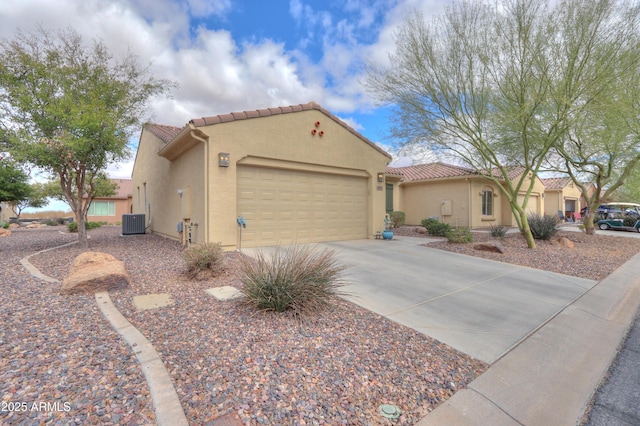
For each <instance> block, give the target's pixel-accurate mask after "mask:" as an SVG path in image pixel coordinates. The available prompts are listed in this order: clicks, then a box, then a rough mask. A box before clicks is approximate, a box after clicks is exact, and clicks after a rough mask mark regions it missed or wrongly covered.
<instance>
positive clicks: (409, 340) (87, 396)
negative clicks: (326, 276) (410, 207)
mask: <svg viewBox="0 0 640 426" xmlns="http://www.w3.org/2000/svg"><path fill="white" fill-rule="evenodd" d="M64 231H65V228H63V227H53V228H42V229H33V230H17V231H14V232H13V235H11V236H10V237H6V238H2V239H0V267H1V270H2V272H1V274H2V275H1V285H2V295H3V297H2V299H0V324H1V325H2V327H1V328H0V402H1V403H2V404H3V405H2V411H0V424H2V425H4V424H11V425H13V424H24V425H31V424H131V425H136V424H154V423H155V416H154V413H153V406H152V403H151V399H150V396H149V389H148V387H147V385H146V382H145V380H144V376H143V375H142V373H141V372H140V369H139V365H138V364H137V362H136V359H135V356H134V355H133V353H132V352H131V350H130V348H129V347H128V346H127V344H126V343H125V342H124V341H123V340H122V339H121V338H120V337H119V336H118V335H117V333H116V332H115V331H113V330H112V328H111V326H110V324H109V323H108V322H107V321H106V320H105V319H104V317H103V316H102V314H101V312H100V311H99V309H98V308H97V306H96V303H95V299H94V297H93V295H91V296H88V295H74V296H61V295H59V293H58V290H59V288H60V284H50V283H45V282H41V281H38V280H35V279H33V278H31V277H30V275H28V273H27V272H26V270H25V269H24V268H23V267H22V266H21V265H20V263H19V260H20V259H21V258H22V257H24V256H27V255H29V254H32V253H34V252H36V251H38V250H43V249H46V248H50V247H55V246H58V245H61V244H64V243H68V242H72V241H74V240H75V239H76V238H77V237H76V235H70V234H66V233H65V232H64ZM119 233H120V228H119V227H105V228H99V229H95V230H92V231H90V232H89V235H90V236H91V239H90V250H94V251H102V252H106V253H110V254H112V255H114V256H115V257H116V258H118V259H120V260H123V261H124V262H125V264H126V266H127V269H128V270H129V272H130V274H131V279H132V283H131V286H130V287H129V288H127V289H125V290H118V291H113V292H111V298H112V299H113V301H114V303H115V304H116V306H117V307H118V309H119V310H120V311H121V312H122V313H123V315H124V316H125V317H127V319H128V320H129V321H130V322H131V323H132V324H133V325H134V326H136V327H137V328H138V329H139V330H140V331H141V332H142V333H143V334H144V335H145V336H146V337H147V338H148V339H149V340H150V341H151V342H152V343H153V345H154V347H155V348H156V350H157V351H158V352H159V353H160V355H161V357H162V360H163V361H164V363H165V366H166V367H167V370H168V371H169V374H170V376H171V378H172V380H173V382H174V386H175V387H176V389H177V392H178V395H179V397H180V400H181V403H182V406H183V408H184V410H185V413H186V415H187V418H188V419H189V421H190V423H192V424H205V425H206V424H211V422H212V420H213V419H215V418H216V417H218V416H221V415H224V414H227V413H229V412H232V411H235V412H237V413H238V414H239V415H240V417H241V418H242V420H243V421H244V423H245V424H251V425H253V424H274V425H288V424H330V425H335V424H354V425H369V424H371V425H378V424H381V425H384V424H414V423H415V422H416V421H417V420H418V419H420V418H421V417H423V416H424V415H426V414H427V413H428V412H429V411H431V410H433V409H434V408H435V407H436V406H437V405H438V404H439V403H440V402H442V401H444V400H446V399H447V398H449V397H450V396H451V395H452V394H453V393H454V392H455V391H456V390H459V389H461V388H464V387H465V385H466V384H467V383H469V382H470V381H471V380H473V379H474V378H475V377H476V376H477V375H479V374H481V373H482V372H483V371H484V370H485V369H486V367H487V366H486V365H484V364H483V363H481V362H479V361H477V360H473V359H471V358H469V357H468V356H466V355H464V354H461V353H459V352H457V351H455V350H454V349H452V348H450V347H448V346H446V345H444V344H442V343H440V342H438V341H436V340H433V339H431V338H429V337H427V336H424V335H421V334H419V333H417V332H415V331H413V330H412V329H408V328H406V327H403V326H401V325H398V324H396V323H394V322H391V321H389V320H387V319H385V318H383V317H380V316H378V315H376V314H373V313H371V312H369V311H366V310H364V309H362V308H360V307H358V306H356V305H353V304H351V303H349V302H346V301H342V300H339V301H338V302H337V304H336V306H335V307H334V308H333V309H331V310H328V311H326V312H324V313H323V315H321V316H319V317H317V318H305V319H302V320H300V319H296V318H292V317H290V316H287V315H284V316H283V315H277V314H273V313H258V312H255V311H253V310H252V309H250V308H249V307H247V306H246V305H244V304H242V303H240V302H238V301H227V302H220V301H217V300H216V299H214V298H213V297H211V296H209V295H208V294H207V293H205V292H204V289H206V288H211V287H218V286H223V285H232V286H239V280H238V277H237V273H236V272H237V268H236V267H237V264H238V256H240V255H239V254H238V253H228V254H227V268H226V270H225V272H224V273H223V274H222V275H221V276H219V277H216V278H213V279H209V280H204V281H196V280H192V281H189V280H187V279H186V278H185V268H184V265H183V262H182V259H181V256H180V253H181V247H180V245H179V244H178V243H176V242H174V241H170V240H167V239H163V238H161V237H158V236H155V235H135V236H126V237H122V236H120V235H119ZM396 235H411V236H418V234H415V233H414V232H413V228H411V227H404V228H401V229H398V230H396ZM561 235H566V236H567V237H568V238H570V239H571V240H572V241H573V242H574V243H575V248H574V249H568V248H563V247H560V246H557V245H554V244H549V243H546V242H538V248H537V249H535V250H529V249H527V248H526V245H525V244H524V241H523V239H522V238H520V236H519V235H517V234H514V235H509V236H508V237H507V238H505V239H504V240H503V241H502V244H503V245H504V246H505V247H506V249H507V252H506V253H504V254H496V253H486V252H479V251H477V250H474V249H473V248H472V245H470V244H466V245H462V244H449V243H448V242H446V241H445V240H443V241H439V242H434V243H430V244H429V246H430V247H437V248H440V249H444V250H451V251H455V252H459V253H464V254H469V255H474V256H482V257H489V258H492V259H496V260H501V261H505V262H510V263H516V264H521V265H525V266H531V267H537V268H544V269H547V270H551V271H555V272H560V273H565V274H570V275H575V276H580V277H585V278H591V279H602V278H603V277H605V276H607V275H608V274H609V273H611V272H612V271H613V270H614V269H615V268H617V267H618V266H619V265H621V264H622V263H624V262H625V261H626V260H628V259H629V258H630V257H632V256H633V255H634V254H636V253H637V252H638V251H640V239H633V238H624V237H609V236H602V235H596V236H594V237H589V236H586V235H584V234H581V233H572V232H571V233H569V232H568V233H561ZM474 238H475V240H476V241H480V240H486V239H491V237H490V236H489V235H488V234H486V233H474ZM80 252H81V250H80V249H79V248H78V247H77V246H76V245H70V246H67V247H63V248H59V249H55V250H52V251H49V252H46V253H43V254H40V255H37V256H34V257H32V258H31V259H30V261H31V262H32V263H33V264H34V265H35V266H36V267H38V268H39V269H40V270H41V271H42V272H43V273H45V274H47V275H50V276H52V277H55V278H57V279H59V280H61V279H63V278H64V276H65V275H66V273H67V272H68V270H69V267H70V265H71V262H72V260H73V258H74V257H75V256H76V255H78V254H79V253H80ZM347 290H348V288H347ZM152 293H170V294H171V296H172V298H173V300H174V302H175V303H174V304H172V305H170V306H167V307H164V308H158V309H153V310H146V311H139V310H138V309H137V308H136V307H135V306H134V304H133V297H134V296H136V295H144V294H152ZM24 403H26V408H27V409H28V410H27V411H26V412H25V411H24V410H23V408H24V406H25V404H24ZM34 403H35V404H34ZM42 403H45V404H47V403H48V404H49V406H48V407H42ZM384 403H390V404H395V405H398V406H399V407H400V408H401V409H402V413H403V414H402V416H401V417H400V418H399V419H397V420H394V421H391V420H388V419H385V418H384V417H382V416H381V415H380V414H379V413H378V407H379V405H380V404H384ZM34 407H35V409H34ZM9 408H11V410H9ZM41 408H42V409H41Z"/></svg>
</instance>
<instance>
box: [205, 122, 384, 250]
mask: <svg viewBox="0 0 640 426" xmlns="http://www.w3.org/2000/svg"><path fill="white" fill-rule="evenodd" d="M316 122H319V123H320V124H319V125H318V126H316V124H315V123H316ZM198 129H199V130H200V131H202V132H203V133H204V134H206V135H207V136H208V137H209V141H210V142H209V162H210V164H211V166H210V168H209V177H208V190H209V194H208V195H209V218H210V224H211V225H210V227H209V236H208V237H209V240H210V241H219V242H221V243H222V245H223V247H225V248H227V249H231V248H235V247H236V246H237V244H238V238H239V237H238V236H239V230H238V226H237V224H236V218H237V216H238V213H239V212H238V211H237V193H236V188H237V184H238V182H237V174H238V173H237V172H238V171H237V167H238V165H242V164H244V165H255V166H261V167H271V168H276V169H281V170H299V171H307V172H318V173H329V174H336V175H340V174H342V175H346V176H360V177H362V178H364V179H366V191H367V205H366V208H367V212H366V214H367V235H368V236H371V235H373V233H374V232H375V230H377V229H379V228H380V227H381V226H382V224H383V222H384V214H385V190H384V183H378V182H377V173H378V172H384V170H385V166H386V163H387V162H388V161H389V159H388V158H387V157H385V156H384V155H383V154H382V153H380V152H378V151H376V150H375V149H374V148H372V147H371V146H370V145H368V144H367V143H366V142H364V141H363V140H362V139H360V138H358V137H357V136H356V135H354V134H353V133H351V132H349V131H347V130H346V129H345V128H344V127H343V126H342V125H340V124H339V123H336V122H335V121H333V120H332V119H330V118H329V117H328V116H326V115H325V114H323V113H322V112H320V111H317V110H309V111H303V112H296V113H289V114H281V115H273V116H268V117H262V118H259V119H248V120H239V121H232V122H228V123H222V124H216V125H211V126H204V127H200V128H198ZM313 130H315V131H316V132H315V135H314V134H312V131H313ZM320 132H323V135H322V136H320ZM220 152H225V153H229V154H230V158H231V161H230V165H229V167H219V166H218V153H220ZM248 226H250V225H248Z"/></svg>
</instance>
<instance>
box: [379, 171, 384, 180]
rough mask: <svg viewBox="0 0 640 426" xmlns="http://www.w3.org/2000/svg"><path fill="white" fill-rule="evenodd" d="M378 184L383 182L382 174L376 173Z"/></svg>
mask: <svg viewBox="0 0 640 426" xmlns="http://www.w3.org/2000/svg"><path fill="white" fill-rule="evenodd" d="M378 182H384V173H382V172H380V173H378Z"/></svg>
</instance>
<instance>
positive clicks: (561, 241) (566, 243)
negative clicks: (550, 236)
mask: <svg viewBox="0 0 640 426" xmlns="http://www.w3.org/2000/svg"><path fill="white" fill-rule="evenodd" d="M556 243H557V244H558V245H559V246H562V247H566V248H571V249H572V248H575V244H573V241H571V240H570V239H568V238H567V237H558V238H557V239H556Z"/></svg>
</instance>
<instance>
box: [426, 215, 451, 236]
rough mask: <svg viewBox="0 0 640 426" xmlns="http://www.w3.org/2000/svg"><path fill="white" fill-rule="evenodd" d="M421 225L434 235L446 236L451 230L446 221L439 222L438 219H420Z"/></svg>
mask: <svg viewBox="0 0 640 426" xmlns="http://www.w3.org/2000/svg"><path fill="white" fill-rule="evenodd" d="M422 226H424V227H425V228H427V231H428V232H429V235H433V236H434V237H446V236H447V234H448V233H449V232H450V231H451V226H449V224H448V223H441V222H440V221H438V219H433V218H428V219H422Z"/></svg>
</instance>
